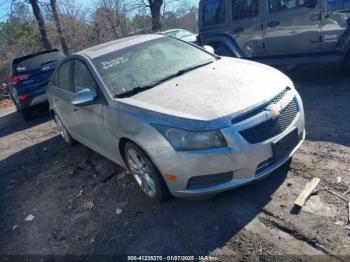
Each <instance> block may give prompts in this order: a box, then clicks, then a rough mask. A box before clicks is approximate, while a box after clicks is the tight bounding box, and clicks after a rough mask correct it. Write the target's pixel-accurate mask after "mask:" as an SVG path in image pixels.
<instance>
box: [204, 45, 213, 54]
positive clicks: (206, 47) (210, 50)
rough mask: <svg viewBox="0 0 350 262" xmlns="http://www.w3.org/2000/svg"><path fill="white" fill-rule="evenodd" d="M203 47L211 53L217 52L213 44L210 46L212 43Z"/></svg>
mask: <svg viewBox="0 0 350 262" xmlns="http://www.w3.org/2000/svg"><path fill="white" fill-rule="evenodd" d="M203 48H204V49H205V50H206V51H207V52H209V53H211V54H214V53H215V50H214V48H213V47H212V46H210V45H205V46H203Z"/></svg>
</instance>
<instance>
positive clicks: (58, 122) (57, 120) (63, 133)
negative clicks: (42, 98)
mask: <svg viewBox="0 0 350 262" xmlns="http://www.w3.org/2000/svg"><path fill="white" fill-rule="evenodd" d="M54 119H55V123H56V126H57V129H58V131H59V132H60V135H61V137H62V138H63V139H64V141H66V142H67V143H68V142H69V135H68V131H67V129H66V128H65V127H64V125H63V123H62V121H61V119H60V118H59V117H58V116H57V115H55V116H54Z"/></svg>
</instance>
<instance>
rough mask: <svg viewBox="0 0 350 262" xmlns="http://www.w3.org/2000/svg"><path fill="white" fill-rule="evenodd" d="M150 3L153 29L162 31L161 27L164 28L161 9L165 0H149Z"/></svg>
mask: <svg viewBox="0 0 350 262" xmlns="http://www.w3.org/2000/svg"><path fill="white" fill-rule="evenodd" d="M148 3H149V9H150V10H151V15H152V31H154V32H156V31H160V29H161V28H162V25H161V23H160V18H161V16H160V11H161V8H162V5H163V3H164V0H148Z"/></svg>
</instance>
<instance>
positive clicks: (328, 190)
mask: <svg viewBox="0 0 350 262" xmlns="http://www.w3.org/2000/svg"><path fill="white" fill-rule="evenodd" d="M326 190H327V192H329V193H331V194H332V195H335V196H337V197H339V198H340V199H342V200H343V201H345V202H346V203H349V202H350V201H349V200H348V199H346V198H345V197H343V196H342V195H339V194H338V193H337V192H334V191H332V190H330V189H326Z"/></svg>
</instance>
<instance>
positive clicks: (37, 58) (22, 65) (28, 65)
mask: <svg viewBox="0 0 350 262" xmlns="http://www.w3.org/2000/svg"><path fill="white" fill-rule="evenodd" d="M62 58H64V55H63V54H62V53H61V52H59V51H55V52H49V53H43V54H40V55H33V56H31V57H28V58H27V59H25V60H22V61H20V62H19V63H16V64H14V65H13V66H14V70H15V72H16V73H20V72H23V71H27V70H32V69H36V68H38V67H40V66H42V65H44V64H48V63H51V62H56V61H59V60H61V59H62Z"/></svg>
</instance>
